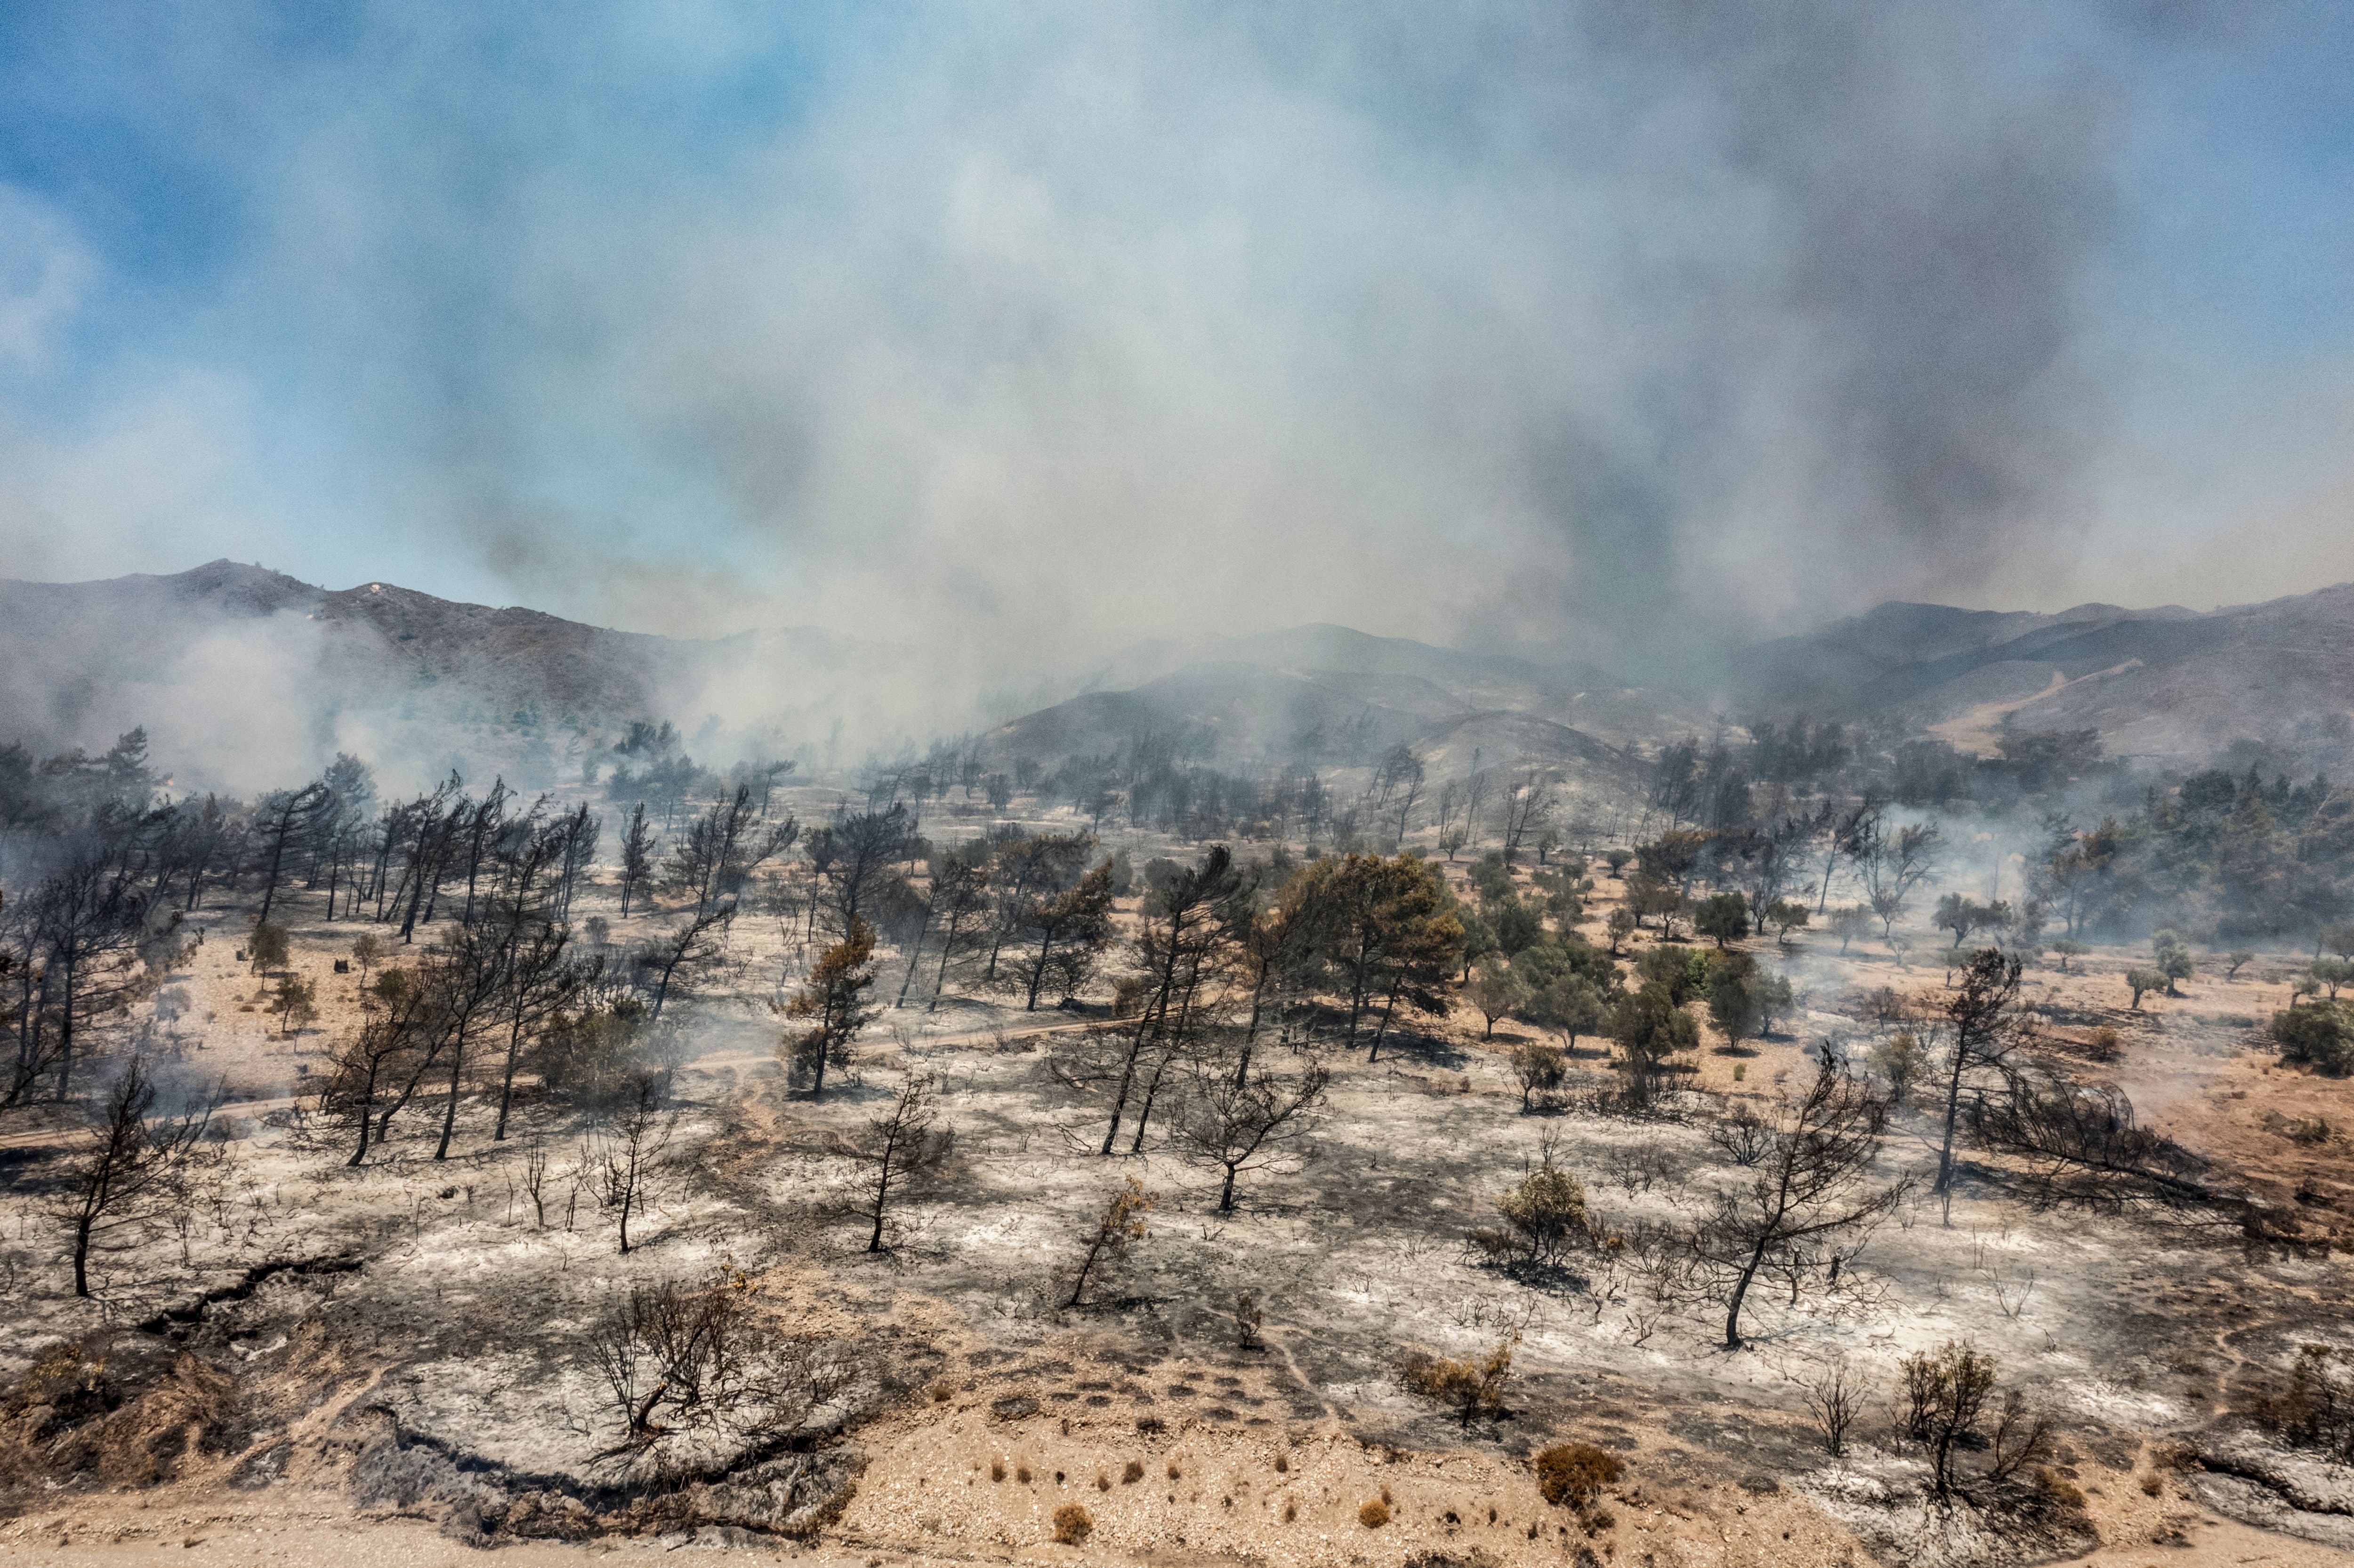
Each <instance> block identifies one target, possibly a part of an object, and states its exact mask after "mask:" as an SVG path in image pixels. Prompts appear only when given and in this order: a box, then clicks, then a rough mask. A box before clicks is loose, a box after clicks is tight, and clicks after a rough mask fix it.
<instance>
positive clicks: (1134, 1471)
mask: <svg viewBox="0 0 2354 1568" xmlns="http://www.w3.org/2000/svg"><path fill="white" fill-rule="evenodd" d="M1169 1473H1170V1475H1171V1476H1172V1477H1174V1476H1175V1475H1176V1473H1177V1467H1176V1466H1174V1465H1172V1466H1170V1467H1169ZM1142 1479H1144V1461H1143V1460H1141V1459H1130V1460H1129V1462H1128V1467H1127V1468H1126V1469H1124V1470H1122V1471H1120V1473H1119V1484H1120V1485H1121V1486H1124V1487H1132V1486H1134V1485H1136V1483H1137V1482H1139V1481H1140V1480H1142Z"/></svg>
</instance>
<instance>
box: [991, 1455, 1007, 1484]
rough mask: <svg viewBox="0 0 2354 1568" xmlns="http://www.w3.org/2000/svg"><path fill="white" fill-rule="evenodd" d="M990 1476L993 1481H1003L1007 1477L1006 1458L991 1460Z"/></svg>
mask: <svg viewBox="0 0 2354 1568" xmlns="http://www.w3.org/2000/svg"><path fill="white" fill-rule="evenodd" d="M989 1478H990V1479H991V1480H992V1481H1002V1480H1003V1479H1004V1478H1005V1461H1004V1460H1002V1459H991V1461H990V1462H989Z"/></svg>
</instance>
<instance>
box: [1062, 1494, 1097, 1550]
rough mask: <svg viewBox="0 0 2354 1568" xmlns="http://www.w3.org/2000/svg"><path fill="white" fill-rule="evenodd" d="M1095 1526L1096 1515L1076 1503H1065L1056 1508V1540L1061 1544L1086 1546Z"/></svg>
mask: <svg viewBox="0 0 2354 1568" xmlns="http://www.w3.org/2000/svg"><path fill="white" fill-rule="evenodd" d="M1095 1528H1096V1520H1095V1516H1094V1515H1093V1514H1091V1513H1089V1512H1088V1511H1087V1510H1085V1509H1083V1508H1081V1507H1080V1506H1079V1505H1078V1504H1076V1503H1065V1504H1064V1505H1063V1506H1062V1507H1060V1508H1058V1509H1056V1510H1055V1541H1056V1542H1057V1543H1059V1544H1061V1545H1064V1546H1085V1545H1086V1544H1087V1537H1088V1536H1090V1535H1092V1534H1094V1533H1095Z"/></svg>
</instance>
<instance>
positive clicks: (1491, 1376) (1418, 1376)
mask: <svg viewBox="0 0 2354 1568" xmlns="http://www.w3.org/2000/svg"><path fill="white" fill-rule="evenodd" d="M1519 1342H1520V1336H1519V1335H1518V1334H1507V1335H1506V1336H1504V1338H1502V1339H1501V1340H1497V1341H1496V1348H1495V1349H1494V1350H1492V1351H1489V1352H1488V1353H1487V1354H1486V1355H1484V1356H1481V1357H1479V1358H1478V1359H1477V1360H1465V1361H1456V1360H1453V1359H1452V1358H1450V1357H1447V1356H1434V1355H1432V1354H1430V1353H1429V1352H1428V1351H1411V1352H1409V1353H1408V1354H1407V1356H1406V1358H1405V1361H1404V1362H1403V1363H1402V1364H1401V1365H1400V1366H1399V1368H1398V1381H1399V1382H1401V1383H1404V1384H1405V1387H1406V1391H1407V1392H1408V1393H1418V1394H1420V1395H1421V1396H1422V1397H1423V1398H1425V1399H1428V1400H1434V1401H1436V1402H1437V1403H1438V1404H1443V1405H1449V1406H1452V1407H1453V1409H1454V1411H1455V1413H1456V1414H1457V1415H1458V1416H1459V1417H1460V1418H1461V1420H1462V1422H1463V1425H1465V1426H1466V1427H1467V1428H1468V1427H1469V1425H1471V1423H1472V1421H1473V1419H1474V1418H1476V1417H1478V1416H1481V1415H1487V1416H1494V1415H1499V1414H1502V1412H1503V1408H1504V1383H1505V1380H1506V1379H1508V1378H1509V1377H1511V1372H1512V1347H1513V1346H1515V1345H1516V1344H1518V1343H1519Z"/></svg>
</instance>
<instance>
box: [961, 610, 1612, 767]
mask: <svg viewBox="0 0 2354 1568" xmlns="http://www.w3.org/2000/svg"><path fill="white" fill-rule="evenodd" d="M1315 630H1327V629H1315ZM1330 630H1338V629H1330ZM1320 641H1324V642H1325V645H1324V646H1323V647H1322V648H1320V650H1319V651H1320V652H1326V653H1331V652H1341V653H1342V654H1343V655H1344V656H1345V655H1346V654H1347V653H1348V652H1351V650H1349V649H1347V648H1346V647H1342V648H1339V649H1335V648H1334V647H1332V646H1331V641H1329V640H1320ZM1383 641H1386V640H1383V639H1366V640H1365V642H1366V643H1367V644H1373V643H1379V642H1383ZM1227 646H1228V647H1230V648H1234V647H1236V646H1237V645H1235V644H1228V645H1227ZM1407 646H1408V647H1409V648H1416V649H1421V650H1422V651H1423V652H1424V653H1427V654H1436V655H1445V654H1446V653H1447V650H1444V649H1432V648H1426V647H1425V646H1424V645H1422V644H1418V643H1416V644H1408V645H1407ZM1373 652H1374V654H1375V657H1374V658H1373V659H1371V660H1369V661H1368V662H1373V663H1376V664H1379V665H1384V666H1386V668H1379V669H1374V670H1365V669H1341V670H1291V669H1277V668H1270V667H1268V666H1267V665H1263V664H1256V663H1246V662H1238V661H1234V662H1214V663H1201V664H1193V665H1188V666H1186V667H1185V668H1183V669H1182V670H1179V671H1177V672H1176V673H1172V674H1168V675H1163V676H1161V677H1160V678H1159V679H1157V680H1151V681H1148V682H1146V683H1143V684H1141V685H1140V686H1137V687H1135V688H1134V689H1132V690H1129V691H1124V692H1089V693H1086V694H1082V695H1080V696H1076V697H1074V698H1072V699H1071V700H1070V701H1068V702H1065V703H1058V704H1056V705H1054V706H1052V707H1048V708H1043V709H1040V710H1039V711H1038V712H1036V713H1033V714H1028V715H1023V717H1021V718H1018V719H1016V720H1014V721H1013V723H1012V724H1009V725H1005V726H1002V727H1000V728H999V729H997V730H994V731H992V732H991V734H990V735H989V736H987V738H986V741H985V745H986V746H987V747H988V749H989V750H990V752H991V754H992V755H993V756H995V757H998V758H1013V757H1016V756H1026V757H1031V758H1038V759H1040V760H1041V761H1044V762H1049V763H1052V762H1055V761H1059V760H1062V759H1065V758H1072V757H1106V756H1111V757H1120V756H1125V755H1127V754H1128V753H1129V751H1130V750H1131V748H1134V747H1140V746H1150V747H1160V748H1163V749H1167V750H1172V751H1173V752H1174V753H1175V755H1177V756H1179V757H1181V758H1191V759H1193V760H1196V761H1199V762H1203V763H1207V764H1212V765H1215V766H1219V767H1223V768H1245V769H1261V770H1264V769H1269V768H1280V767H1285V766H1292V765H1299V766H1307V767H1314V768H1370V767H1371V766H1373V764H1375V763H1376V762H1378V761H1379V760H1380V759H1381V758H1382V756H1383V754H1384V753H1385V752H1387V751H1389V750H1390V749H1391V748H1392V747H1396V746H1397V745H1399V744H1401V743H1404V744H1405V745H1406V746H1408V747H1411V748H1412V749H1413V751H1414V752H1415V755H1416V757H1418V758H1421V759H1422V762H1423V764H1424V766H1425V768H1427V769H1429V771H1430V777H1431V778H1432V779H1434V780H1438V779H1452V778H1459V777H1462V776H1466V775H1468V774H1469V773H1471V772H1472V771H1473V770H1474V768H1475V766H1476V767H1477V768H1517V767H1522V766H1538V767H1543V768H1548V769H1550V770H1552V771H1553V772H1554V773H1555V774H1557V775H1558V776H1559V777H1561V778H1562V779H1565V780H1567V781H1569V782H1571V783H1573V784H1576V785H1580V786H1584V787H1585V788H1588V789H1597V790H1603V791H1609V790H1615V789H1622V788H1626V787H1628V786H1630V785H1632V784H1633V783H1634V782H1636V780H1637V779H1638V778H1639V776H1640V773H1641V766H1640V764H1639V763H1638V761H1637V760H1636V758H1634V757H1633V756H1632V755H1630V754H1629V753H1628V752H1627V751H1626V750H1624V749H1622V748H1620V747H1615V746H1611V745H1609V744H1607V743H1606V742H1604V741H1602V740H1599V739H1597V738H1596V737H1595V736H1590V735H1587V734H1585V733H1584V732H1583V731H1580V730H1577V729H1574V728H1571V727H1570V726H1565V725H1562V724H1557V723H1555V722H1553V720H1551V719H1548V718H1545V717H1543V716H1542V715H1537V714H1532V713H1526V712H1520V711H1514V710H1509V709H1495V708H1487V709H1480V708H1474V707H1472V706H1470V705H1469V704H1468V703H1467V702H1466V701H1465V700H1464V699H1462V698H1460V697H1458V696H1457V695H1455V694H1453V693H1452V692H1450V691H1449V690H1448V689H1447V687H1445V686H1442V685H1440V684H1439V683H1437V682H1436V681H1434V680H1432V679H1430V678H1429V675H1428V674H1427V673H1409V672H1408V671H1407V670H1405V669H1401V668H1400V666H1401V665H1402V664H1405V663H1406V662H1407V661H1406V660H1405V659H1402V658H1400V657H1399V656H1398V655H1397V653H1396V652H1395V651H1394V650H1393V649H1375V650H1373ZM1413 662H1414V663H1416V664H1419V665H1420V666H1421V668H1422V670H1423V671H1432V670H1433V669H1434V668H1436V669H1437V673H1447V671H1446V670H1445V667H1444V660H1443V659H1442V660H1436V661H1434V660H1426V659H1418V658H1417V659H1415V660H1414V661H1413ZM1475 689H1476V688H1475ZM1489 694H1492V693H1489ZM1546 695H1548V694H1543V693H1539V694H1536V696H1537V697H1538V700H1543V697H1544V696H1546ZM1556 700H1557V699H1556Z"/></svg>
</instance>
